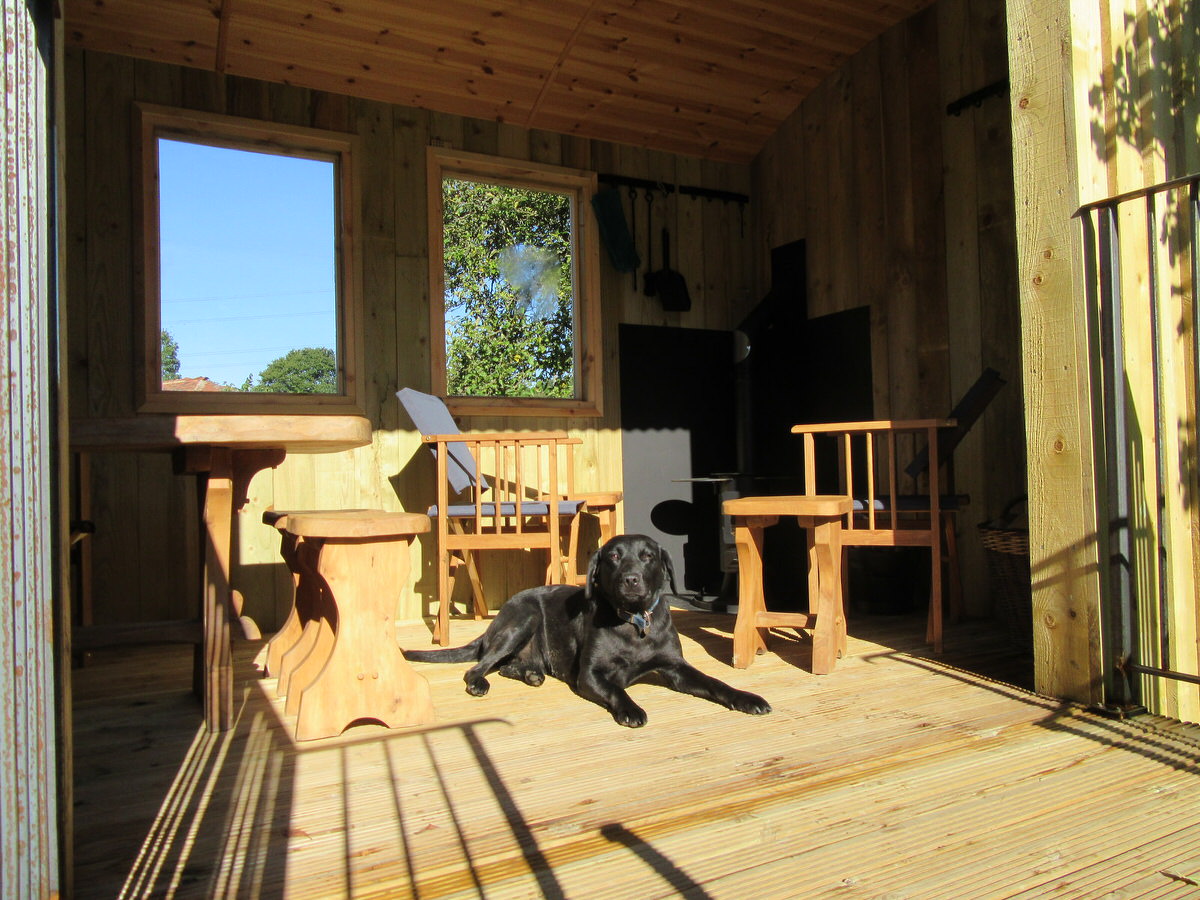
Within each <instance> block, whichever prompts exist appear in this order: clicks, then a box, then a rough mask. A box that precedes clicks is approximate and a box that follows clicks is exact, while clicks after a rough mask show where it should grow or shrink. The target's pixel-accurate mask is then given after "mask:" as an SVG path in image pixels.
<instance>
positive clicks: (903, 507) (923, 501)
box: [854, 494, 969, 512]
mask: <svg viewBox="0 0 1200 900" xmlns="http://www.w3.org/2000/svg"><path fill="white" fill-rule="evenodd" d="M968 499H969V498H968V497H967V496H966V495H965V494H943V495H942V496H941V497H940V498H939V501H938V502H939V505H940V507H941V509H943V510H946V511H949V512H954V511H956V510H958V509H960V508H961V507H963V506H965V505H966V504H967V500H968ZM890 503H891V497H888V496H876V497H875V503H874V506H875V509H876V510H886V509H888V508H889V506H890ZM928 509H929V495H928V494H910V495H907V496H906V495H903V494H902V495H900V496H899V497H897V498H896V511H897V512H925V511H927V510H928ZM854 511H855V512H866V511H867V498H866V497H855V498H854Z"/></svg>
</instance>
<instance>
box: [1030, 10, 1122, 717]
mask: <svg viewBox="0 0 1200 900" xmlns="http://www.w3.org/2000/svg"><path fill="white" fill-rule="evenodd" d="M1072 5H1073V4H1072V2H1071V0H1013V2H1010V3H1009V4H1008V5H1007V17H1008V48H1009V75H1010V81H1011V83H1012V93H1011V99H1012V103H1013V177H1014V185H1015V189H1016V213H1017V256H1018V272H1019V283H1020V291H1021V332H1022V340H1023V343H1024V348H1025V352H1024V357H1023V358H1024V386H1025V409H1026V428H1025V430H1026V444H1027V452H1028V460H1029V537H1030V541H1029V543H1030V562H1031V567H1032V573H1033V574H1032V578H1033V620H1034V621H1033V631H1034V635H1033V636H1034V654H1035V683H1036V687H1037V690H1038V691H1039V692H1042V693H1045V694H1049V695H1051V696H1056V697H1064V698H1069V699H1072V700H1078V701H1081V702H1086V703H1100V702H1102V701H1103V699H1104V691H1103V665H1102V659H1101V650H1100V641H1099V636H1100V552H1099V546H1098V534H1097V521H1096V501H1095V487H1094V484H1093V465H1092V460H1093V455H1092V454H1093V447H1092V432H1091V422H1090V419H1091V412H1090V410H1091V396H1090V393H1091V392H1090V384H1089V374H1088V348H1087V335H1086V331H1085V325H1084V323H1085V322H1086V321H1087V312H1086V308H1085V302H1086V298H1085V296H1084V289H1083V284H1082V281H1081V273H1082V247H1081V242H1082V235H1081V234H1080V231H1079V228H1078V226H1077V224H1076V223H1075V222H1074V220H1073V219H1072V218H1071V214H1072V213H1073V212H1074V209H1075V207H1076V206H1077V205H1078V198H1079V174H1078V162H1079V158H1078V157H1077V153H1076V141H1075V140H1074V135H1075V133H1076V132H1075V126H1076V123H1075V121H1074V117H1075V108H1074V104H1073V103H1072V97H1071V92H1072V89H1073V85H1072V82H1071V79H1070V69H1068V68H1067V67H1065V66H1064V65H1063V47H1069V46H1071V44H1072V33H1071V22H1072Z"/></svg>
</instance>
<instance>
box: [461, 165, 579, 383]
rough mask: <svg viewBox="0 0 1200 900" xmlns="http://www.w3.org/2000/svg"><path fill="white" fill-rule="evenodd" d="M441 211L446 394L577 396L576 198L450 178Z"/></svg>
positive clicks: (549, 192)
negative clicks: (573, 203) (573, 214)
mask: <svg viewBox="0 0 1200 900" xmlns="http://www.w3.org/2000/svg"><path fill="white" fill-rule="evenodd" d="M442 203H443V206H442V208H443V223H442V224H443V259H444V266H445V276H444V278H445V281H444V290H445V296H444V298H443V299H444V304H445V321H446V384H447V389H448V393H450V394H452V395H455V396H473V397H571V396H573V395H574V391H575V382H574V367H575V366H574V363H575V348H574V302H573V301H574V290H573V286H572V240H571V201H570V198H569V197H567V196H566V195H564V194H559V193H554V192H552V191H543V190H535V189H529V188H521V187H515V186H512V185H502V184H492V183H485V182H476V181H467V180H462V179H457V178H446V179H445V180H444V181H443V182H442Z"/></svg>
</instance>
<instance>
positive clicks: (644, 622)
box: [617, 594, 662, 638]
mask: <svg viewBox="0 0 1200 900" xmlns="http://www.w3.org/2000/svg"><path fill="white" fill-rule="evenodd" d="M661 600H662V594H659V595H658V599H656V600H655V601H654V602H653V603H651V604H650V608H649V609H648V610H646V611H645V612H640V613H631V612H626V611H625V610H623V609H618V610H617V615H618V616H619V617H620V618H622V619H623V620H625V621H626V622H628V623H629V624H630V625H632V626H633V627H634V628H636V629H637V631H638V637H640V638H643V637H645V636H646V629H647V628H649V627H650V617H651V615H652V614H653V613H654V610H655V609H656V608H657V607H658V604H659V602H660V601H661Z"/></svg>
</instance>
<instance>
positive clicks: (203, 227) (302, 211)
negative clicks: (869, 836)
mask: <svg viewBox="0 0 1200 900" xmlns="http://www.w3.org/2000/svg"><path fill="white" fill-rule="evenodd" d="M137 122H138V128H139V141H138V148H139V151H140V156H139V159H138V169H139V171H138V177H139V179H140V181H139V183H140V184H141V187H142V203H141V207H140V209H141V221H140V226H141V232H142V241H141V253H140V257H139V266H138V275H139V277H138V283H139V285H140V287H141V290H142V295H143V296H142V299H143V302H142V303H141V304H140V309H141V326H142V327H141V332H142V335H141V337H142V339H141V342H140V345H139V346H140V353H141V359H140V360H139V363H140V368H141V377H140V378H139V380H138V381H139V390H140V396H139V398H138V399H139V409H140V410H143V411H148V412H225V413H234V412H247V413H249V412H270V411H275V412H306V411H311V412H335V411H338V412H360V411H361V409H362V404H361V403H360V402H359V398H358V396H357V383H358V379H357V378H356V373H357V371H358V370H359V368H360V367H359V358H360V350H359V347H360V346H361V337H360V335H359V334H358V328H357V324H356V323H357V321H358V307H357V295H358V291H357V290H356V289H355V286H356V283H357V276H356V273H355V268H354V248H353V244H352V236H353V234H354V232H355V229H354V227H353V222H354V218H353V217H354V208H355V202H354V198H355V193H354V190H355V188H354V183H353V150H354V142H355V136H354V135H349V134H341V133H337V132H326V131H320V130H317V129H306V128H294V127H289V126H281V125H275V124H272V123H267V122H257V121H254V120H248V119H237V118H233V117H228V116H216V115H207V114H203V113H194V112H190V111H186V110H172V109H165V108H162V107H153V106H149V105H139V106H138V108H137Z"/></svg>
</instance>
